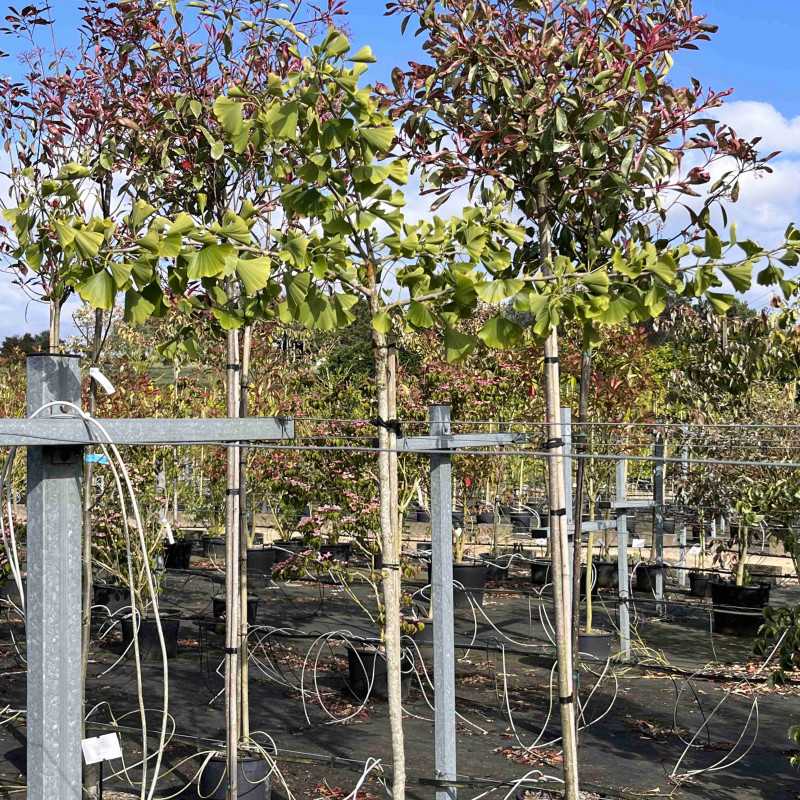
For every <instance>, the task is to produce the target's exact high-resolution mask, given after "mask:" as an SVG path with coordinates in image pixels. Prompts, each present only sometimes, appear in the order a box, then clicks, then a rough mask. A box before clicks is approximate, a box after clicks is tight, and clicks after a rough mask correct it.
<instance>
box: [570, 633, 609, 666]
mask: <svg viewBox="0 0 800 800" xmlns="http://www.w3.org/2000/svg"><path fill="white" fill-rule="evenodd" d="M615 640H616V634H614V633H610V632H609V631H592V632H591V633H579V634H578V652H579V653H580V658H581V661H608V659H609V658H611V654H612V653H613V651H614V641H615Z"/></svg>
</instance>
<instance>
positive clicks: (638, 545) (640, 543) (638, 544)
mask: <svg viewBox="0 0 800 800" xmlns="http://www.w3.org/2000/svg"><path fill="white" fill-rule="evenodd" d="M631 547H633V548H634V549H636V550H641V549H642V548H643V547H644V539H633V540H632V541H631Z"/></svg>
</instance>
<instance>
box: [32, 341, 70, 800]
mask: <svg viewBox="0 0 800 800" xmlns="http://www.w3.org/2000/svg"><path fill="white" fill-rule="evenodd" d="M56 400H63V401H65V402H69V403H74V404H75V405H78V404H79V403H80V401H81V379H80V361H79V359H78V357H77V356H67V355H57V354H53V355H50V354H36V355H32V356H29V357H28V391H27V406H28V415H31V414H33V413H34V412H36V411H37V410H38V409H40V408H41V407H42V406H44V405H46V404H47V403H50V402H53V401H56ZM60 413H66V414H70V413H73V412H70V411H69V410H66V411H64V412H62V411H61V409H60V408H58V407H54V408H51V409H48V410H46V411H43V412H42V416H58V415H59V414H60ZM82 473H83V447H80V446H74V445H58V446H50V447H28V501H27V506H28V600H27V611H26V634H27V641H28V653H27V658H28V715H27V732H28V733H27V737H28V741H27V746H28V756H27V757H28V768H27V769H28V793H27V797H28V800H80V798H81V527H82V518H81V508H82V507H81V477H82Z"/></svg>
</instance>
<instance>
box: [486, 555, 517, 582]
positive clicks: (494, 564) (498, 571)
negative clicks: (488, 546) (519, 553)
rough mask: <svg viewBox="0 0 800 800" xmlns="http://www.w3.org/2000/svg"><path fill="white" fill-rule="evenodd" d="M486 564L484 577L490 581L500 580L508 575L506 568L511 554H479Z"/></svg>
mask: <svg viewBox="0 0 800 800" xmlns="http://www.w3.org/2000/svg"><path fill="white" fill-rule="evenodd" d="M481 559H482V560H483V562H484V564H485V565H486V578H487V580H490V581H500V580H503V579H504V578H507V577H508V568H509V565H510V564H511V554H509V553H503V554H497V553H484V554H483V555H482V556H481Z"/></svg>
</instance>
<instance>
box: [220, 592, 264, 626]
mask: <svg viewBox="0 0 800 800" xmlns="http://www.w3.org/2000/svg"><path fill="white" fill-rule="evenodd" d="M212 614H213V615H214V619H225V598H224V597H215V598H214V599H213V601H212ZM257 619H258V598H257V597H253V596H248V598H247V623H248V624H249V625H252V624H253V623H254V622H255V621H256V620H257Z"/></svg>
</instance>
